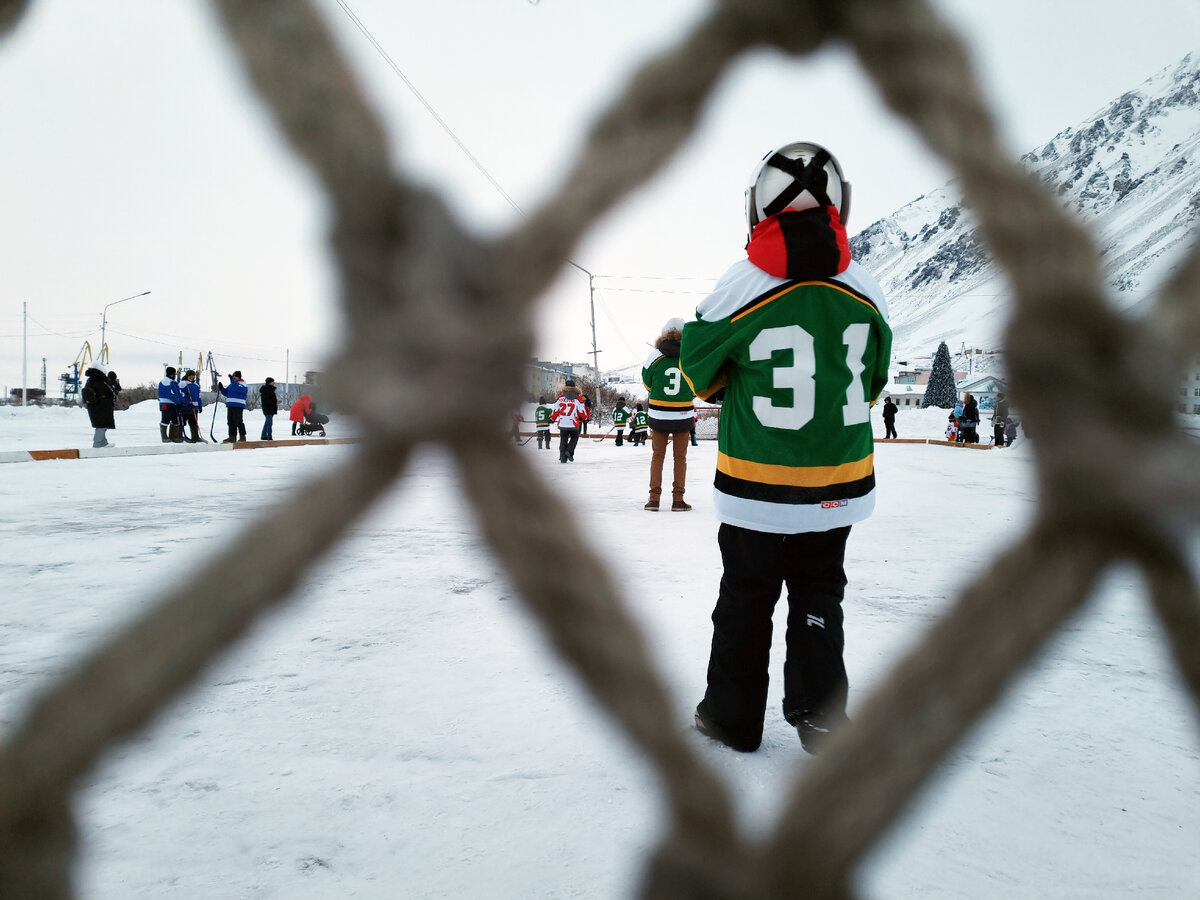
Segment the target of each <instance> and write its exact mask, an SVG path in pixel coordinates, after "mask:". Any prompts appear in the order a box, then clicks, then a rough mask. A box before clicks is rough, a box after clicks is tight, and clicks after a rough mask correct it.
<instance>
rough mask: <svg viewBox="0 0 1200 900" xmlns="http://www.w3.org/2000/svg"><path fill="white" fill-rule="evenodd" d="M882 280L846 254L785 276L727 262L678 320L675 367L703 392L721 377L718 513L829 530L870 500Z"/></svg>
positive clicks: (766, 526)
mask: <svg viewBox="0 0 1200 900" xmlns="http://www.w3.org/2000/svg"><path fill="white" fill-rule="evenodd" d="M891 343H892V332H891V329H890V328H889V326H888V322H887V306H886V302H885V300H884V297H883V291H882V290H881V289H880V288H879V285H878V284H877V283H876V282H875V279H874V278H872V277H871V276H870V275H869V274H868V273H867V272H866V271H865V270H864V269H862V268H861V267H860V266H859V265H858V264H857V263H854V262H851V263H850V264H849V268H847V269H846V270H845V271H844V272H842V273H841V274H840V275H836V276H834V277H832V278H828V279H817V280H806V281H798V280H794V279H792V280H789V279H786V278H782V277H779V276H775V275H770V274H768V273H767V272H765V271H763V270H762V269H759V268H757V267H756V266H755V265H754V264H753V263H751V262H750V261H749V260H742V261H740V262H738V263H736V264H735V265H734V266H733V267H732V268H731V269H730V270H729V271H728V272H727V273H726V274H725V275H724V276H723V277H722V278H721V280H720V281H719V282H718V283H717V286H716V288H714V290H713V293H712V294H711V295H709V297H707V298H706V299H705V300H704V301H702V302H701V304H700V305H699V306H698V307H697V309H696V321H694V322H689V323H687V325H686V326H685V327H684V330H683V341H682V349H681V351H680V367H681V368H682V370H683V374H684V376H685V378H686V379H687V381H688V383H689V385H690V386H691V387H692V388H693V389H694V390H695V392H696V394H697V395H698V396H700V397H702V398H704V399H709V398H710V397H712V396H714V395H715V394H717V393H718V392H719V391H721V390H722V389H724V400H723V404H722V407H721V424H720V429H719V433H718V437H717V450H718V453H717V473H716V479H715V488H716V492H715V500H714V507H715V509H716V512H717V518H718V519H720V521H722V522H726V523H729V524H731V525H738V526H740V527H743V528H749V529H752V530H755V531H767V532H774V533H779V534H797V533H799V532H804V531H828V530H829V529H832V528H840V527H842V526H844V525H851V524H853V523H855V522H859V521H862V520H863V519H865V518H867V517H868V516H869V515H870V514H871V511H872V510H873V509H874V505H875V469H874V438H873V433H872V429H871V420H870V408H871V405H872V404H873V403H874V402H875V400H876V399H877V398H878V396H879V393H880V392H881V391H882V390H883V388H884V387H885V385H886V384H887V372H888V363H889V360H890V356H891Z"/></svg>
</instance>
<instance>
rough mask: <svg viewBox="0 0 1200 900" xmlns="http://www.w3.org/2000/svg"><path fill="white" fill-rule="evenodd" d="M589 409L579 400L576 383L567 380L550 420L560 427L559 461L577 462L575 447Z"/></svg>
mask: <svg viewBox="0 0 1200 900" xmlns="http://www.w3.org/2000/svg"><path fill="white" fill-rule="evenodd" d="M587 415H588V413H587V407H586V406H584V405H583V401H582V400H580V399H579V391H578V390H576V388H575V382H574V381H573V380H571V379H570V378H568V379H567V383H566V385H565V386H564V387H563V392H562V393H561V394H559V396H558V401H557V402H556V403H555V404H554V409H553V410H552V411H551V412H550V418H551V419H552V420H553V421H554V423H555V424H556V425H558V461H559V462H560V463H565V462H575V446H576V445H577V444H578V443H579V428H580V426H581V425H582V424H583V423H584V422H586V421H587Z"/></svg>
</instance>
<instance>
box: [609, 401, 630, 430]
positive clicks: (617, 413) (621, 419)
mask: <svg viewBox="0 0 1200 900" xmlns="http://www.w3.org/2000/svg"><path fill="white" fill-rule="evenodd" d="M612 421H613V425H614V426H615V427H617V428H624V427H625V426H626V425H627V424H629V409H628V408H627V407H624V406H618V407H617V408H616V409H614V410H613V411H612Z"/></svg>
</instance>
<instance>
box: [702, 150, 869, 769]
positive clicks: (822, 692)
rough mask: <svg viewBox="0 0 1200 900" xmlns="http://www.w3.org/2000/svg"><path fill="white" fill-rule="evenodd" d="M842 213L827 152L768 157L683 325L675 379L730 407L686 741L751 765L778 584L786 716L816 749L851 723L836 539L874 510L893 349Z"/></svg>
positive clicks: (840, 186)
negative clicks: (713, 595)
mask: <svg viewBox="0 0 1200 900" xmlns="http://www.w3.org/2000/svg"><path fill="white" fill-rule="evenodd" d="M849 206H850V185H849V184H847V183H846V181H845V178H844V177H843V175H842V169H841V166H840V165H839V164H838V162H837V160H836V159H834V158H833V156H832V154H830V153H829V151H828V150H826V149H825V148H823V147H820V146H818V145H816V144H811V143H793V144H787V145H785V146H783V147H780V148H779V149H778V150H774V151H772V152H770V153H768V154H767V155H766V156H764V157H763V159H762V161H761V162H760V163H759V164H758V165H757V166H756V168H755V169H754V172H753V174H752V176H751V179H750V184H749V186H748V188H747V191H746V218H747V225H748V227H749V229H750V240H749V243H748V244H747V245H746V250H747V258H745V259H742V260H740V261H738V262H736V263H734V264H733V266H732V267H731V268H730V269H729V270H728V271H727V272H726V273H725V275H724V276H722V278H721V279H720V280H719V281H718V282H717V285H716V287H715V288H714V289H713V292H712V294H710V295H709V296H708V297H707V298H705V299H704V300H702V301H701V302H700V305H699V306H698V307H697V309H696V320H695V321H693V322H689V323H688V324H687V326H686V327H685V328H684V330H683V342H682V347H681V351H680V367H681V368H682V370H683V373H684V376H685V377H686V378H687V380H688V382H689V383H690V384H691V385H692V387H693V388H694V389H695V391H696V393H697V394H699V395H700V397H702V398H703V399H705V400H713V399H715V398H716V397H718V396H721V395H723V396H724V404H723V406H722V409H721V427H720V430H719V432H718V436H717V441H718V448H717V449H718V453H717V472H716V479H715V483H714V487H715V490H714V498H713V505H714V508H715V511H716V514H717V518H718V520H719V521H720V522H721V526H720V530H719V531H718V535H717V540H718V545H719V547H720V550H721V561H722V564H723V567H724V570H723V573H722V576H721V585H720V590H719V592H718V595H717V602H716V607H715V608H714V610H713V613H712V622H713V637H712V647H711V650H710V654H709V661H708V685H707V689H706V690H705V693H704V699H703V700H701V701H700V704H699V705H698V706H697V707H696V717H695V721H696V728H697V729H698V730H699V731H700V732H701V733H702V734H704V735H706V736H707V737H710V738H712V739H713V740H716V741H719V742H721V743H723V744H725V745H727V746H729V747H731V748H733V749H734V750H738V751H741V752H745V753H749V752H752V751H754V750H756V749H758V746H759V744H760V743H761V741H762V733H763V720H764V716H765V711H766V703H767V684H768V681H769V668H770V655H771V633H772V628H771V625H772V615H773V612H774V609H775V605H776V603H777V602H778V601H779V597H780V593H781V591H782V589H783V587H784V586H785V585H786V587H787V603H788V616H787V632H786V637H785V641H786V644H787V652H786V656H785V661H784V666H783V715H784V719H785V720H786V721H787V722H788V724H789V725H791V726H792V727H794V728H795V729H796V732H797V733H798V735H799V737H800V742H801V745H802V746H803V748H804V750H805V751H806V752H808V753H813V754H815V753H819V752H821V750H822V749H823V747H824V746H825V745H826V741H827V739H828V738H829V736H830V734H831V733H833V732H835V731H837V730H838V729H839V728H841V727H842V726H843V725H845V723H846V722H848V719H847V717H846V700H847V694H848V690H849V683H848V678H847V675H846V666H845V662H844V661H843V647H844V643H845V637H844V632H843V614H842V598H843V595H844V593H845V589H846V573H845V565H844V559H845V552H846V541H847V539H848V538H849V536H850V528H851V526H852V525H854V524H855V523H857V522H861V521H862V520H864V519H866V518H867V517H868V516H870V515H871V512H872V510H873V508H874V505H875V468H874V455H873V454H874V435H873V429H872V427H871V404H872V403H874V402H875V400H876V399H877V398H878V397H879V394H880V393H881V392H882V390H883V388H884V387H885V386H886V385H887V378H888V363H889V361H890V357H891V345H892V332H891V329H890V327H889V326H888V321H887V305H886V301H885V299H884V295H883V291H882V290H881V289H880V287H879V285H878V284H877V283H876V281H875V279H874V278H872V277H871V276H870V275H869V274H868V273H867V272H866V271H865V270H864V269H863V268H861V267H860V266H859V265H858V263H856V262H854V261H853V260H852V259H851V256H850V246H849V241H848V240H847V238H846V228H845V222H846V216H847V213H848V212H849Z"/></svg>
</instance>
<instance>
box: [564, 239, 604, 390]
mask: <svg viewBox="0 0 1200 900" xmlns="http://www.w3.org/2000/svg"><path fill="white" fill-rule="evenodd" d="M567 262H569V263H571V265H573V266H574V267H575V268H577V269H578V270H579V271H580V272H582V273H583V274H584V275H586V276H587V277H588V307H589V308H590V310H591V319H592V368H593V369H595V370H596V383H597V384H599V383H600V380H601V379H600V351H599V350H598V349H596V288H595V278H596V276H595V275H593V274H592V273H591V272H589V271H588V270H587V269H585V268H584V267H583V266H581V265H579V263H576V262H571V260H569V259H568V260H567Z"/></svg>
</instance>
